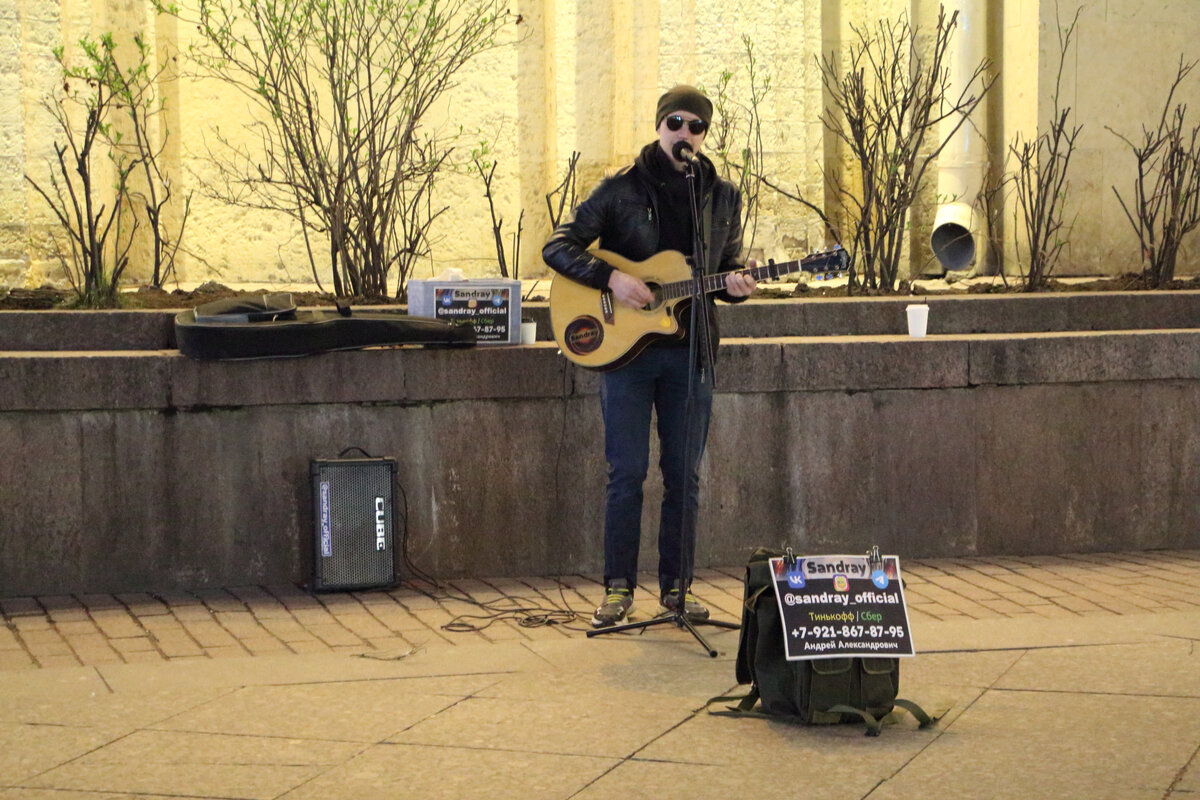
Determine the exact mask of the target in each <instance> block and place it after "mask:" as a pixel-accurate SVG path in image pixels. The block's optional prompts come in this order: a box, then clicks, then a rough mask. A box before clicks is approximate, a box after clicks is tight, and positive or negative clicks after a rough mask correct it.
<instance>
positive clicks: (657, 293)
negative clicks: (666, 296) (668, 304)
mask: <svg viewBox="0 0 1200 800" xmlns="http://www.w3.org/2000/svg"><path fill="white" fill-rule="evenodd" d="M646 285H647V286H648V287H650V291H652V292H654V302H652V303H650V304H649V305H645V306H642V310H643V311H654V310H655V309H657V308H659V307H660V306H662V304H663V288H662V285H661V284H657V283H647V284H646Z"/></svg>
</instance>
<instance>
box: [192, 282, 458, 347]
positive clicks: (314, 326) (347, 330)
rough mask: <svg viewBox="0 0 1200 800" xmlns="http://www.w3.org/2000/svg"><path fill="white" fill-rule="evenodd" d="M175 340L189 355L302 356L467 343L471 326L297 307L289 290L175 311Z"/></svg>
mask: <svg viewBox="0 0 1200 800" xmlns="http://www.w3.org/2000/svg"><path fill="white" fill-rule="evenodd" d="M175 342H176V343H177V344H178V345H179V351H180V352H181V353H183V354H184V355H185V356H191V357H192V358H210V359H240V358H276V357H280V356H305V355H310V354H312V353H324V352H327V351H330V350H357V349H360V348H363V347H378V346H386V345H402V344H409V345H414V344H415V345H425V346H432V347H471V346H473V345H474V344H475V329H474V328H473V327H471V326H470V325H455V324H451V323H448V322H443V321H441V320H435V319H427V318H425V317H410V316H408V314H404V313H401V312H399V311H372V312H366V313H363V312H360V311H351V309H350V307H349V306H348V305H342V304H340V303H339V304H338V307H337V308H336V309H330V310H322V309H306V310H303V311H298V310H297V309H296V305H295V303H293V302H292V296H291V295H290V294H274V295H263V296H262V297H238V298H230V299H227V300H217V301H215V302H212V303H206V304H205V305H202V306H197V307H196V308H195V309H192V310H190V311H184V312H182V313H180V314H177V315H176V316H175Z"/></svg>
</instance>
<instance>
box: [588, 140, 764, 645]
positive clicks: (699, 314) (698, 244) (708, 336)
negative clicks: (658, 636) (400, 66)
mask: <svg viewBox="0 0 1200 800" xmlns="http://www.w3.org/2000/svg"><path fill="white" fill-rule="evenodd" d="M675 153H676V155H677V156H678V155H680V154H682V153H687V154H689V155H690V154H691V149H690V148H686V149H683V150H681V149H680V147H679V144H676V147H675ZM681 160H683V161H684V164H685V166H684V172H685V175H686V177H687V185H688V205H689V209H690V211H691V216H692V280H691V289H692V298H691V301H690V310H691V319H690V321H689V327H688V387H687V401H686V403H685V404H684V415H683V416H684V419H683V425H684V444H683V453H682V454H681V458H682V459H683V463H682V464H680V465H679V466H680V469H681V471H682V477H683V481H682V491H683V508H682V509H681V513H680V515H679V576H678V578H677V579H676V588H677V589H678V590H679V605H678V606H677V607H676V609H675V611H674V612H668V613H666V614H660V615H659V616H657V617H655V618H654V619H648V620H643V621H641V622H629V623H626V624H624V625H613V626H611V627H608V628H594V629H592V630H589V631H588V632H587V635H588V638H591V637H593V636H600V635H603V634H606V633H620V632H622V631H629V630H635V629H641V628H648V627H651V626H652V625H662V624H665V623H668V622H672V623H674V624H675V625H676V626H677V627H680V628H685V629H687V631H688V632H689V633H691V634H692V636H694V637H695V639H696V641H697V642H699V643H700V646H701V647H703V648H704V649H705V651H706V652H707V653H708V655H709V657H710V658H716V657H717V649H716V648H715V647H713V646H712V645H710V644H709V643H708V641H707V640H706V639H705V638H704V637H703V636H702V635H701V634H700V631H698V630H697V629H696V623H694V622H692V621H691V620H690V619H688V618H687V614H685V613H684V611H685V606H686V598H687V594H688V591H689V590H690V589H691V585H692V579H691V576H690V575H689V574H688V565H689V564H691V563H692V560H693V552H692V550H693V547H694V544H695V533H696V522H697V517H698V515H699V508H696V509H693V508H692V503H691V501H690V499H689V495H690V485H691V480H692V475H693V473H695V471H696V470H697V468H698V466H699V463H698V462H699V461H700V458H699V452H698V451H699V447H698V442H697V441H696V434H697V431H696V425H697V418H696V395H697V389H698V387H699V386H703V385H705V384H708V385H709V386H710V393H711V390H712V389H713V388H715V387H716V383H717V381H716V348H715V347H714V346H713V341H712V327H711V320H710V316H709V315H710V314H711V313H712V309H710V308H709V305H708V302H707V300H706V293H705V291H704V275H705V273H706V272H707V266H708V242H707V241H706V240H705V236H704V227H703V217H702V215H701V206H700V203H701V198H702V197H703V196H704V193H703V191H702V187H701V189H697V187H696V184H697V183H702V182H703V177H702V176H701V175H700V172H699V170H697V169H696V164H697V160H696V157H695V156H694V155H691V157H687V156H685V157H684V158H683V159H681ZM693 451H697V452H693ZM689 530H690V531H692V534H693V535H692V536H690V537H689V536H688V531H689ZM700 624H702V625H713V626H716V627H719V628H726V629H729V630H737V629H738V628H740V627H741V625H738V624H737V623H734V622H725V621H723V620H717V619H707V620H703V621H701V622H700Z"/></svg>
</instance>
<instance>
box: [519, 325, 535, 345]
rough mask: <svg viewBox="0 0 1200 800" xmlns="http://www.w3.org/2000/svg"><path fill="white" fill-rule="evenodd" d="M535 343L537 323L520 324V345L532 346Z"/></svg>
mask: <svg viewBox="0 0 1200 800" xmlns="http://www.w3.org/2000/svg"><path fill="white" fill-rule="evenodd" d="M536 341H537V323H536V322H522V323H521V344H533V343H534V342H536Z"/></svg>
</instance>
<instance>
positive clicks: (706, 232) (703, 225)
mask: <svg viewBox="0 0 1200 800" xmlns="http://www.w3.org/2000/svg"><path fill="white" fill-rule="evenodd" d="M712 207H713V193H712V192H709V193H708V195H707V196H706V197H705V198H704V208H703V210H702V211H701V212H700V233H701V235H702V236H703V238H704V246H705V247H706V248H708V258H706V259H704V266H705V268H706V269H707V271H708V272H713V266H712V263H713V249H712V213H713V212H712Z"/></svg>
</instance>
